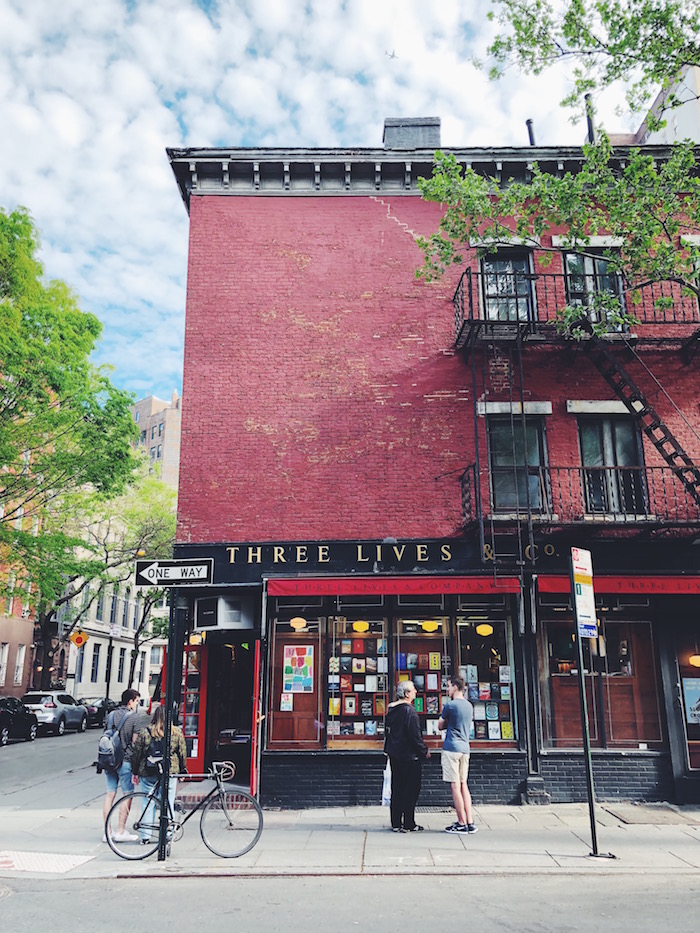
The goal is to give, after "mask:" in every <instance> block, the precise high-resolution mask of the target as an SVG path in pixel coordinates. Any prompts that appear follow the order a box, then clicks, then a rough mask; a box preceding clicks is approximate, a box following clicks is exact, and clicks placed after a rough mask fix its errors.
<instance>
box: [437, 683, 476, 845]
mask: <svg viewBox="0 0 700 933" xmlns="http://www.w3.org/2000/svg"><path fill="white" fill-rule="evenodd" d="M447 693H448V695H449V697H450V699H449V700H448V701H447V703H445V705H444V706H443V708H442V712H441V713H440V719H439V720H438V729H440V730H442V729H447V732H446V734H445V740H444V742H443V743H442V779H443V781H447V783H448V784H449V785H450V789H451V790H452V801H453V803H454V805H455V810H456V811H457V822H456V823H451V824H450V825H449V826H446V827H445V832H447V833H475V832H476V831H477V827H476V826H475V825H474V816H473V814H472V795H471V794H470V793H469V788H468V787H467V775H468V774H469V734H470V732H471V727H472V718H473V716H474V707H473V706H472V705H471V703H470V702H469V700H465V699H464V681H463V680H462V678H461V677H450V680H449V684H448V687H447Z"/></svg>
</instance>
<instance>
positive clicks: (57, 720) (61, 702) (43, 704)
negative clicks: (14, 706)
mask: <svg viewBox="0 0 700 933" xmlns="http://www.w3.org/2000/svg"><path fill="white" fill-rule="evenodd" d="M22 702H23V703H24V705H25V706H27V707H29V709H30V710H31V711H32V712H33V713H36V718H37V721H38V723H39V728H40V729H42V730H48V729H50V730H51V731H52V732H54V733H55V734H56V735H63V733H64V732H65V731H66V729H75V730H76V731H78V732H85V730H86V729H87V721H88V714H87V710H86V709H85V707H84V706H83V705H82V704H81V703H78V701H77V700H74V699H73V697H72V696H70V694H68V693H63V691H61V690H37V691H35V692H34V693H25V695H24V696H23V697H22Z"/></svg>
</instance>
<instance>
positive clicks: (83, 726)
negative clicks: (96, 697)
mask: <svg viewBox="0 0 700 933" xmlns="http://www.w3.org/2000/svg"><path fill="white" fill-rule="evenodd" d="M79 728H80V731H81V732H85V730H86V729H87V716H83V718H82V719H81V720H80V726H79Z"/></svg>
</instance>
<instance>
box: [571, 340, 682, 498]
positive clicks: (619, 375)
mask: <svg viewBox="0 0 700 933" xmlns="http://www.w3.org/2000/svg"><path fill="white" fill-rule="evenodd" d="M583 352H584V353H585V354H586V356H587V357H588V358H589V359H590V360H591V362H592V363H593V365H594V366H595V367H596V369H597V370H598V372H599V373H600V374H601V376H602V377H603V378H604V379H605V381H606V382H607V383H608V385H609V386H610V387H611V388H612V389H613V391H614V392H615V394H616V395H617V397H618V398H619V399H621V400H622V401H623V402H624V404H625V406H626V407H627V408H628V410H629V411H630V412H631V414H633V415H634V416H635V418H637V419H638V421H639V423H640V425H641V427H642V430H643V431H644V433H645V434H646V436H647V437H648V438H649V440H650V441H651V442H652V444H653V445H654V447H656V449H657V450H658V451H659V453H660V454H661V456H662V457H663V458H664V460H665V461H666V463H668V465H669V466H670V467H671V468H672V470H673V472H674V474H675V475H676V477H677V478H678V479H679V480H680V482H681V483H682V484H683V485H684V486H685V488H686V490H687V491H688V492H689V493H690V495H691V496H692V497H693V499H694V500H695V501H696V502H697V503H698V504H700V469H699V468H698V467H697V466H696V465H695V463H693V461H692V460H691V458H690V457H689V456H688V454H687V453H686V452H685V450H684V449H683V447H682V446H681V444H680V442H679V441H678V439H677V438H676V437H675V435H674V434H673V433H672V431H671V430H670V428H668V426H667V425H665V424H664V422H663V420H662V418H661V416H660V415H659V413H658V412H657V411H656V409H655V408H654V407H653V405H652V404H651V403H650V402H649V401H648V400H647V399H646V398H645V396H644V393H643V392H642V390H641V389H640V388H639V386H638V385H637V384H636V383H635V382H634V380H633V379H632V377H631V376H630V375H629V373H627V371H626V370H625V368H624V367H623V366H622V364H621V363H620V362H618V360H616V359H615V357H614V356H613V355H612V353H610V351H609V350H608V349H607V347H606V346H605V345H604V344H603V342H602V341H601V340H599V339H598V337H596V335H595V334H593V333H592V332H590V336H589V337H588V339H587V340H586V341H585V342H584V344H583Z"/></svg>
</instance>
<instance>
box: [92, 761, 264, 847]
mask: <svg viewBox="0 0 700 933" xmlns="http://www.w3.org/2000/svg"><path fill="white" fill-rule="evenodd" d="M235 770H236V767H235V765H234V764H233V763H232V762H230V761H217V762H214V763H213V764H212V766H211V770H210V771H209V773H208V774H202V775H191V774H188V775H173V776H174V777H183V778H184V777H187V778H192V777H202V778H213V779H214V781H215V782H216V783H215V786H214V787H212V789H211V790H210V791H209V792H208V793H207V794H206V795H205V796H204V797H203V798H202V799H201V800H200V801H199V802H198V803H197V805H196V806H195V807H193V809H192V810H190V811H189V813H187V814H186V815H185V816H181V815H180V814H179V813H173V808H172V805H171V800H170V794H168V795H167V808H168V812H167V818H168V828H167V837H166V839H167V850H166V852H167V854H168V855H170V847H171V845H172V843H173V842H177V841H178V840H180V839H181V838H182V835H183V832H184V827H185V823H187V821H188V820H190V819H191V818H192V817H193V816H194V814H195V813H196V812H197V811H198V810H201V811H202V815H201V817H200V818H199V832H200V834H201V836H202V842H203V843H204V845H205V846H206V847H207V848H208V849H209V850H210V851H211V852H213V853H214V855H218V856H219V857H220V858H238V857H239V856H241V855H245V853H246V852H249V851H250V850H251V849H252V848H253V846H254V845H255V844H256V843H257V841H258V839H259V838H260V834H261V833H262V829H263V814H262V810H261V808H260V804H259V803H258V802H257V800H255V798H254V797H251V795H250V794H249V793H248V792H247V791H244V790H241V789H240V788H237V787H224V782H225V781H230V780H231V779H232V778H233V776H234V774H235ZM162 783H163V778H162V769H161V778H160V780H159V781H158V783H157V784H156V785H155V787H154V788H153V790H152V791H151V792H150V794H146V793H144V792H143V791H134V792H133V793H130V794H125V795H124V796H123V797H121V798H120V799H119V800H117V801H116V803H114V805H113V806H112V808H111V810H110V811H109V813H108V814H107V819H106V820H105V836H106V837H107V842H108V844H109V847H110V849H112V851H113V852H115V853H116V854H117V855H118V856H120V858H124V859H130V860H134V861H138V860H140V859H145V858H148V856H149V855H153V853H154V852H155V851H156V850H157V849H158V836H159V832H160V817H161V812H162V796H163V795H162V794H161V787H162ZM127 804H128V806H129V815H128V818H127V825H126V834H129V833H131V832H133V834H135V835H137V836H138V837H139V840H138V842H126V841H122V840H115V836H119V835H124V834H125V833H124V830H122V831H121V833H120V829H119V823H120V819H119V815H120V811H121V809H122V807H124V806H126V805H127Z"/></svg>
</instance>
